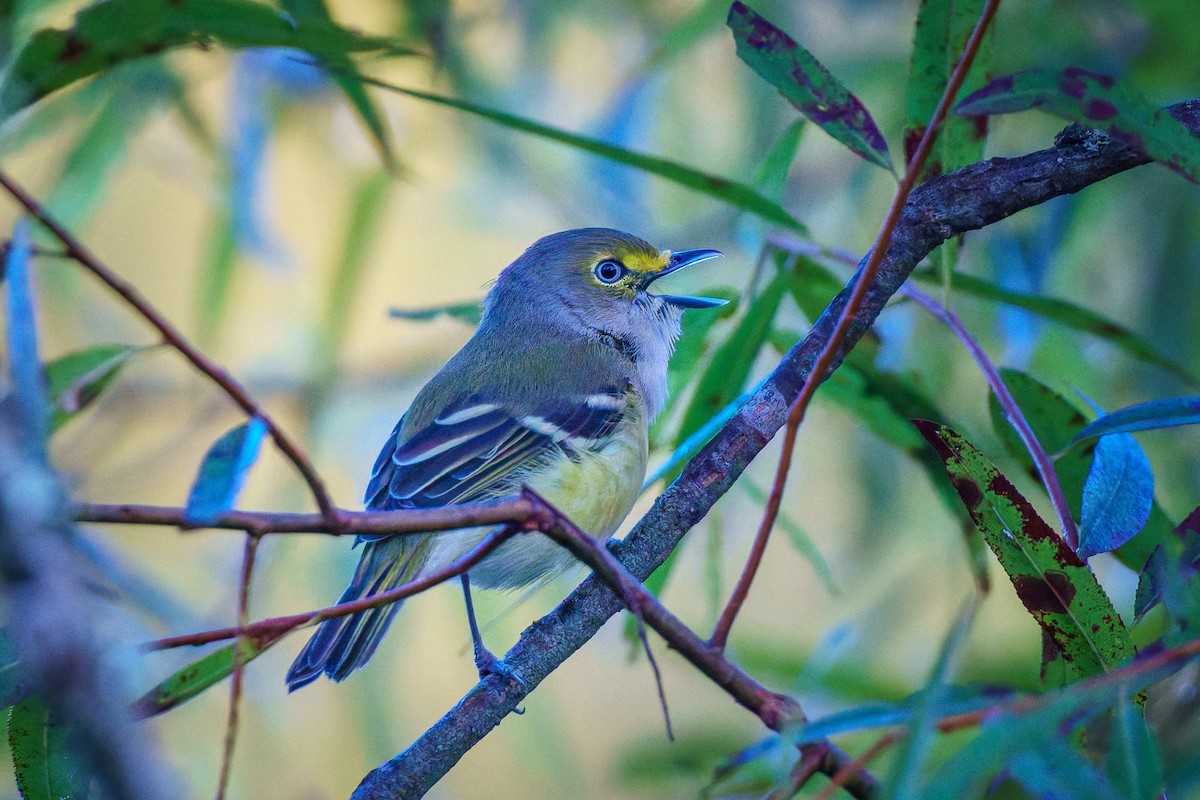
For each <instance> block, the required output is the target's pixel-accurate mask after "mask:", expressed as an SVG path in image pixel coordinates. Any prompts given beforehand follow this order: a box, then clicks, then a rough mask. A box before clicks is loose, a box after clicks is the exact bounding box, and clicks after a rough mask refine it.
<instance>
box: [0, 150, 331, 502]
mask: <svg viewBox="0 0 1200 800" xmlns="http://www.w3.org/2000/svg"><path fill="white" fill-rule="evenodd" d="M0 186H3V187H4V189H6V190H7V191H8V193H9V194H10V195H12V196H13V198H14V199H15V200H16V201H17V202H18V203H20V204H21V205H22V206H24V207H25V210H27V211H28V212H29V213H30V214H32V215H33V216H34V217H35V218H36V219H37V220H38V222H40V223H42V225H43V226H45V228H46V229H47V230H49V231H50V232H51V233H52V234H54V236H55V238H57V239H58V240H59V241H60V242H62V243H63V245H64V246H65V247H66V254H67V255H68V256H70V257H71V258H72V259H73V260H75V261H76V262H77V263H79V264H80V265H81V266H83V267H84V268H85V269H87V270H88V271H89V272H91V273H92V274H94V275H95V276H96V277H98V278H99V279H100V280H101V281H102V282H103V283H104V284H106V285H107V286H108V287H109V288H110V289H112V290H113V291H114V292H116V293H117V295H118V296H120V297H121V299H122V300H124V301H125V303H126V304H128V305H129V306H130V307H131V308H133V309H134V310H135V311H136V312H137V313H138V314H139V315H140V316H141V317H142V318H143V319H145V320H146V321H147V322H149V323H150V325H151V326H152V327H153V328H154V329H155V330H157V331H158V333H159V335H161V336H162V338H163V341H164V342H165V343H166V344H168V345H170V346H171V347H173V348H175V349H176V350H178V351H179V353H180V354H181V355H183V357H184V358H186V359H187V360H188V361H190V362H191V363H192V365H193V366H194V367H196V369H198V370H199V371H200V372H202V373H204V374H205V375H207V376H208V377H209V378H210V379H212V381H213V382H214V383H216V384H217V385H218V386H220V387H221V389H223V390H224V392H225V394H227V395H229V397H230V398H231V399H232V400H233V401H234V403H236V404H237V405H238V407H240V408H241V409H242V410H243V411H245V412H246V414H247V415H249V416H252V417H261V418H262V420H263V422H265V423H266V425H267V430H268V431H269V432H270V434H271V438H272V439H273V440H274V442H275V445H276V446H277V447H278V448H279V449H280V451H281V452H283V454H284V455H285V456H287V458H288V460H289V461H291V462H292V464H294V465H295V467H296V469H297V471H298V472H299V473H300V475H301V477H302V478H303V479H304V482H305V483H306V484H308V488H309V491H310V492H311V493H312V495H313V499H314V500H315V501H316V503H317V507H318V508H319V509H320V510H321V513H322V514H323V515H325V517H326V518H327V519H328V520H329V522H330V524H331V525H336V523H337V521H338V516H337V508H336V507H335V506H334V504H333V500H331V499H330V497H329V492H328V490H327V489H326V488H325V483H324V482H323V481H322V480H321V477H320V475H318V474H317V470H316V468H315V467H314V466H313V465H312V462H311V461H309V458H308V456H307V455H305V453H304V451H303V450H302V449H301V448H300V447H299V445H297V444H296V443H295V442H293V441H292V439H291V437H289V436H288V435H287V434H286V433H284V431H283V429H282V428H281V427H280V426H279V423H277V422H276V421H275V420H274V419H273V418H272V417H271V416H270V415H269V414H267V412H266V410H265V409H264V408H263V407H262V406H261V405H259V403H258V401H257V400H255V399H254V398H253V397H252V396H251V395H250V393H249V392H247V391H246V389H245V388H244V387H243V386H242V385H241V384H240V383H238V382H237V380H236V379H235V378H234V377H233V375H231V374H230V373H229V371H228V370H226V369H225V368H224V367H222V366H221V365H220V364H217V363H216V362H215V361H213V360H212V359H210V358H209V357H208V356H206V355H204V353H202V352H200V350H199V349H197V348H196V347H195V346H194V345H193V344H191V343H190V342H189V341H188V340H187V339H186V338H184V336H183V334H182V333H181V332H180V331H179V329H178V328H176V327H175V326H174V325H173V324H172V323H171V322H170V320H168V319H167V318H166V317H164V316H163V315H162V314H161V313H160V312H159V311H158V309H156V308H154V306H152V305H151V304H150V301H149V300H147V299H146V298H145V297H143V296H142V293H141V292H140V291H138V289H137V287H136V286H134V285H133V284H132V283H130V282H129V281H127V280H125V279H124V278H122V277H121V276H120V275H118V274H117V273H115V272H113V271H112V270H111V269H109V268H108V267H107V266H106V265H105V264H104V263H103V262H102V261H100V259H98V258H97V257H96V256H95V255H93V254H92V252H91V251H90V250H88V249H87V247H85V246H84V244H83V242H81V241H80V240H79V239H77V238H76V237H75V235H74V234H73V233H71V232H70V231H69V230H67V229H66V227H64V226H63V225H62V224H61V223H59V222H58V220H56V219H55V218H54V216H53V215H51V214H50V212H49V210H47V209H46V208H45V207H44V206H43V205H42V204H41V203H39V202H38V201H37V200H36V199H35V198H34V197H33V195H31V194H29V192H27V191H25V189H24V188H23V187H21V185H20V184H18V183H17V182H16V181H14V180H13V179H12V177H10V176H9V175H8V174H7V173H5V172H3V171H0Z"/></svg>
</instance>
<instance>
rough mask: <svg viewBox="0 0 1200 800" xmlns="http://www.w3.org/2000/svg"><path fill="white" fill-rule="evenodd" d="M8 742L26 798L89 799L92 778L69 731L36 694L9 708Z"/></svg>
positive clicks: (15, 769)
mask: <svg viewBox="0 0 1200 800" xmlns="http://www.w3.org/2000/svg"><path fill="white" fill-rule="evenodd" d="M8 744H9V747H10V748H11V750H12V761H13V774H14V776H15V777H16V780H17V789H18V790H19V791H20V792H21V797H22V799H23V800H86V798H87V796H88V784H89V783H90V779H89V776H88V774H87V770H86V769H85V768H84V765H83V762H82V759H81V757H80V756H79V754H78V753H77V752H76V751H75V748H73V747H72V745H71V733H70V730H69V728H68V727H67V726H66V725H65V724H64V723H63V722H62V721H61V720H60V719H58V715H57V714H54V713H52V712H51V711H50V710H49V709H47V708H46V706H45V705H44V704H43V703H42V701H41V700H40V699H39V698H38V697H37V696H36V695H30V696H28V697H26V698H25V699H24V700H22V701H21V702H19V703H17V704H16V705H15V706H13V707H12V708H11V709H9V712H8Z"/></svg>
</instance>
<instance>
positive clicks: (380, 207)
mask: <svg viewBox="0 0 1200 800" xmlns="http://www.w3.org/2000/svg"><path fill="white" fill-rule="evenodd" d="M390 185H391V176H390V175H388V174H387V173H386V172H378V173H375V174H373V175H371V176H369V177H368V178H367V179H366V180H364V181H363V182H362V184H361V185H360V186H359V187H358V191H357V192H355V195H354V205H353V207H352V208H351V211H350V220H349V222H348V223H347V225H346V235H345V238H344V239H343V240H342V252H341V257H340V258H339V259H338V263H337V267H336V268H335V269H334V271H333V282H332V283H331V285H330V287H329V291H328V292H326V295H325V313H324V315H323V318H322V322H321V346H322V347H323V348H325V349H326V352H327V353H328V358H327V361H328V362H329V363H330V364H332V363H333V362H334V361H335V360H336V358H337V355H338V353H339V352H341V349H342V343H343V342H344V341H345V338H346V331H347V330H348V329H349V322H348V320H349V316H350V308H351V304H352V302H353V300H354V293H355V291H356V290H357V289H358V285H359V281H360V280H361V278H362V274H363V268H364V267H365V265H366V262H367V257H366V256H367V249H368V248H369V247H370V245H371V241H372V238H373V237H374V235H375V231H376V230H378V228H379V222H380V220H381V219H383V212H384V209H385V207H386V205H387V192H388V187H389V186H390Z"/></svg>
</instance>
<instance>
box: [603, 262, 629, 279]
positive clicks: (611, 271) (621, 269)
mask: <svg viewBox="0 0 1200 800" xmlns="http://www.w3.org/2000/svg"><path fill="white" fill-rule="evenodd" d="M628 271H629V270H627V269H626V268H625V265H624V264H622V263H621V262H620V261H613V260H611V259H609V260H606V261H601V262H600V263H599V264H597V265H596V269H595V270H594V272H595V273H596V279H597V280H599V281H600V282H601V283H616V282H617V281H619V280H621V278H623V277H625V273H626V272H628Z"/></svg>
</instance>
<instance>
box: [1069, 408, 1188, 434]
mask: <svg viewBox="0 0 1200 800" xmlns="http://www.w3.org/2000/svg"><path fill="white" fill-rule="evenodd" d="M1197 423H1200V397H1174V398H1171V399H1170V400H1151V401H1150V402H1148V403H1138V404H1137V405H1135V406H1129V407H1128V408H1122V409H1118V410H1117V411H1111V412H1109V413H1107V414H1105V415H1103V416H1102V417H1100V418H1099V419H1097V420H1095V421H1094V422H1092V423H1090V424H1089V425H1087V426H1086V427H1085V428H1084V429H1083V430H1081V431H1080V432H1079V433H1077V434H1075V437H1074V438H1073V439H1072V440H1071V441H1072V442H1081V441H1083V440H1084V439H1088V438H1090V437H1092V436H1105V435H1107V434H1113V433H1131V432H1133V431H1149V430H1154V429H1155V428H1171V427H1175V426H1177V425H1195V424H1197Z"/></svg>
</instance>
